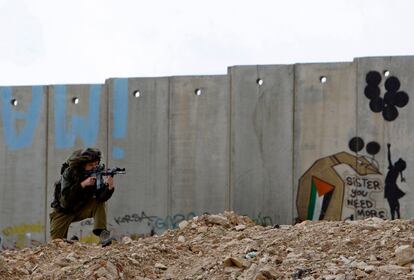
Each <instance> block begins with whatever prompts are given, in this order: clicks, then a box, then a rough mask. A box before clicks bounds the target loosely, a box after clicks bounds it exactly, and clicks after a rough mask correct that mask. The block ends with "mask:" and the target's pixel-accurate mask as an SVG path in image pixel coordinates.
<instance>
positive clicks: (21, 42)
mask: <svg viewBox="0 0 414 280" xmlns="http://www.w3.org/2000/svg"><path fill="white" fill-rule="evenodd" d="M413 12H414V1H412V0H388V1H386V0H359V1H357V0H284V1H279V0H273V1H272V0H254V1H245V0H220V1H219V0H204V1H200V0H191V1H190V0H144V1H141V0H70V1H69V0H66V1H64V0H0V36H1V37H0V85H1V86H6V85H49V84H91V83H104V82H105V79H108V78H115V77H161V76H178V75H215V74H226V73H227V67H229V66H234V65H262V64H294V63H308V62H309V63H310V62H340V61H352V60H353V59H354V58H356V57H366V56H398V55H412V54H414V32H413V28H414V24H413V22H412V21H413V20H412V18H413Z"/></svg>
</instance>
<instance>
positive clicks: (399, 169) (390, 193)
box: [384, 143, 407, 220]
mask: <svg viewBox="0 0 414 280" xmlns="http://www.w3.org/2000/svg"><path fill="white" fill-rule="evenodd" d="M387 148H388V152H387V158H388V172H387V175H386V176H385V187H384V197H385V198H386V199H387V201H388V204H389V206H390V212H391V219H392V220H394V218H395V215H397V218H398V219H400V218H401V214H400V202H399V199H400V198H401V197H403V196H404V195H405V193H404V192H403V191H402V190H401V189H400V188H399V187H398V185H397V180H398V176H399V175H401V177H400V179H401V182H405V178H404V176H403V171H404V170H405V169H406V167H407V164H406V162H405V160H403V159H402V158H399V159H398V160H397V161H396V162H394V163H393V162H392V159H391V144H389V143H388V144H387Z"/></svg>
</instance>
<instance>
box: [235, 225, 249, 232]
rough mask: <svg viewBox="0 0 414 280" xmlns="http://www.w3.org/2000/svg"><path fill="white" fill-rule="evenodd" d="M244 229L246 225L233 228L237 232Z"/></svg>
mask: <svg viewBox="0 0 414 280" xmlns="http://www.w3.org/2000/svg"><path fill="white" fill-rule="evenodd" d="M246 227H247V226H246V225H237V226H235V227H234V229H235V230H237V231H242V230H245V229H246Z"/></svg>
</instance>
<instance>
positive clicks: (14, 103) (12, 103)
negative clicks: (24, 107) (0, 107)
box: [10, 98, 19, 107]
mask: <svg viewBox="0 0 414 280" xmlns="http://www.w3.org/2000/svg"><path fill="white" fill-rule="evenodd" d="M10 104H11V105H12V106H13V107H16V106H17V105H19V101H17V99H16V98H13V99H12V100H11V101H10Z"/></svg>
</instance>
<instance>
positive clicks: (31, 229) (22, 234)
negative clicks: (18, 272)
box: [1, 223, 45, 249]
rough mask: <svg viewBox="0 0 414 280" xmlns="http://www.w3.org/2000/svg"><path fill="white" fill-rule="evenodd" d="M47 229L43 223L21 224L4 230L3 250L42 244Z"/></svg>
mask: <svg viewBox="0 0 414 280" xmlns="http://www.w3.org/2000/svg"><path fill="white" fill-rule="evenodd" d="M44 231H45V227H44V225H43V224H41V223H36V224H19V225H14V226H10V227H6V228H3V229H2V231H1V233H2V234H3V236H2V238H1V247H2V249H21V248H24V247H30V246H32V245H38V244H41V243H42V242H43V241H42V239H43V233H44Z"/></svg>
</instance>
